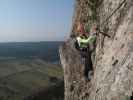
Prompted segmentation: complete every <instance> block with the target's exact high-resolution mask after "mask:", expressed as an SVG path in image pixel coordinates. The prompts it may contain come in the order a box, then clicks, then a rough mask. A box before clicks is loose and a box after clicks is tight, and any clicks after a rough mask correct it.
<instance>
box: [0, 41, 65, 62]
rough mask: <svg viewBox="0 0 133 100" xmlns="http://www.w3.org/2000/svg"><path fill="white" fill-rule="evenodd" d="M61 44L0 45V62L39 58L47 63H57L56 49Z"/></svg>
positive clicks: (17, 43)
mask: <svg viewBox="0 0 133 100" xmlns="http://www.w3.org/2000/svg"><path fill="white" fill-rule="evenodd" d="M62 43H63V42H12V43H0V60H1V59H9V58H11V59H12V58H17V59H18V58H41V59H43V60H45V61H48V62H58V61H59V55H58V48H59V46H60V45H61V44H62ZM7 57H8V58H7Z"/></svg>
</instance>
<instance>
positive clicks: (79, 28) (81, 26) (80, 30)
mask: <svg viewBox="0 0 133 100" xmlns="http://www.w3.org/2000/svg"><path fill="white" fill-rule="evenodd" d="M84 26H85V22H84V21H82V20H80V21H79V23H78V25H77V32H78V33H80V34H85V33H86V32H85V28H84Z"/></svg>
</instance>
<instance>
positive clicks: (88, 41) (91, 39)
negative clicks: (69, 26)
mask: <svg viewBox="0 0 133 100" xmlns="http://www.w3.org/2000/svg"><path fill="white" fill-rule="evenodd" d="M76 39H77V41H78V44H79V47H81V48H82V47H88V45H89V44H93V43H94V42H95V40H96V36H89V37H88V38H81V37H77V38H76Z"/></svg>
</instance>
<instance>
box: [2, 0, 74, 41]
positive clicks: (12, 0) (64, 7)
mask: <svg viewBox="0 0 133 100" xmlns="http://www.w3.org/2000/svg"><path fill="white" fill-rule="evenodd" d="M73 8H74V0H0V42H24V41H62V40H65V39H66V38H67V37H68V36H69V33H70V30H71V25H72V16H73Z"/></svg>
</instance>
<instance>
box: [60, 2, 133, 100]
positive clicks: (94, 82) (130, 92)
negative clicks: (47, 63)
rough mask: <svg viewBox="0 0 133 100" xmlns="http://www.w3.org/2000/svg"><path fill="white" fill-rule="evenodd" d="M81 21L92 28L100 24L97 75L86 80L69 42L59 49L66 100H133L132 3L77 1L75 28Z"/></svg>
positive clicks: (95, 64)
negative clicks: (101, 32)
mask: <svg viewBox="0 0 133 100" xmlns="http://www.w3.org/2000/svg"><path fill="white" fill-rule="evenodd" d="M80 18H84V19H86V20H87V22H86V24H88V25H89V26H90V27H91V25H92V23H94V22H97V24H98V26H99V29H100V30H101V31H103V32H105V33H106V34H108V35H109V36H110V38H108V37H106V36H104V35H102V34H99V35H98V36H97V46H96V51H95V53H96V54H95V55H96V56H95V62H94V66H93V67H94V75H93V78H92V79H91V81H89V82H86V81H85V80H84V75H83V71H84V65H83V64H82V60H81V56H80V54H79V52H78V51H77V50H76V49H75V48H74V44H73V41H74V40H73V39H69V40H68V41H66V43H64V45H63V46H62V47H61V48H60V58H61V63H62V66H63V69H64V81H65V100H133V1H132V0H76V6H75V13H74V18H73V28H72V33H71V34H76V29H75V28H76V25H77V22H78V21H79V19H80Z"/></svg>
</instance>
